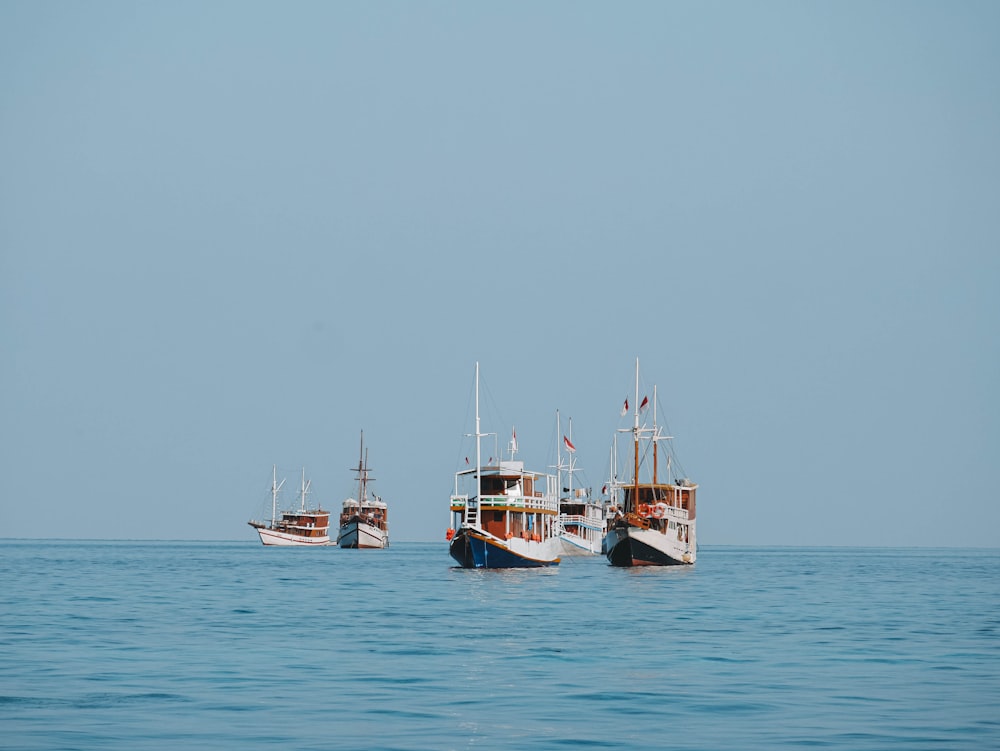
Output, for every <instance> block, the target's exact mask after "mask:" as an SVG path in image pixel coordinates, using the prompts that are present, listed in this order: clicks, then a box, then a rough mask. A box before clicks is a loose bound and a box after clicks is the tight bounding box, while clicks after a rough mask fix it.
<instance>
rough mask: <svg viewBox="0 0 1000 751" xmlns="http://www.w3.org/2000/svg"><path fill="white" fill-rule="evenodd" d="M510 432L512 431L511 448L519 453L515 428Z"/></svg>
mask: <svg viewBox="0 0 1000 751" xmlns="http://www.w3.org/2000/svg"><path fill="white" fill-rule="evenodd" d="M510 430H511V439H510V447H511V449H512V450H513V451H517V431H516V430H514V428H511V429H510Z"/></svg>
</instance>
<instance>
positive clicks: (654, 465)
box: [653, 384, 660, 493]
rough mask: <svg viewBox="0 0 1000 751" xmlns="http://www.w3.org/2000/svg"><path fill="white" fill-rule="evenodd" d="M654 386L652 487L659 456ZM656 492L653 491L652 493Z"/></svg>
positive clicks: (654, 388) (654, 387)
mask: <svg viewBox="0 0 1000 751" xmlns="http://www.w3.org/2000/svg"><path fill="white" fill-rule="evenodd" d="M656 438H657V435H656V385H655V384H654V385H653V485H656V466H657V457H658V456H659V454H660V451H659V448H658V447H657V445H656ZM653 492H654V493H655V492H656V491H655V490H654V491H653Z"/></svg>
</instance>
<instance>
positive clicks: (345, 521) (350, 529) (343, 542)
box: [337, 431, 389, 549]
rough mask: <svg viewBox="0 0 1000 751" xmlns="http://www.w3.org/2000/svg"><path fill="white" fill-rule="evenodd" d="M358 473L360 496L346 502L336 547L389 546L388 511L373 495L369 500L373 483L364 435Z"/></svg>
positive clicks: (383, 502) (382, 502)
mask: <svg viewBox="0 0 1000 751" xmlns="http://www.w3.org/2000/svg"><path fill="white" fill-rule="evenodd" d="M355 471H356V472H357V473H358V474H357V477H356V478H355V479H356V480H357V481H358V497H357V498H348V499H347V500H346V501H344V507H343V510H342V511H341V513H340V530H339V532H338V534H337V544H338V545H339V546H340V547H342V548H354V549H358V548H387V547H389V508H388V506H387V505H386V503H385V501H383V500H382V499H381V498H379V497H378V496H377V495H375V494H374V493H372V494H371V496H370V497H369V495H368V484H369V483H371V482H374V478H373V477H371V475H370V474H369V472H370V471H371V470H370V469H369V468H368V452H367V451H366V450H365V434H364V431H362V433H361V455H360V457H359V459H358V466H357V468H356V470H355Z"/></svg>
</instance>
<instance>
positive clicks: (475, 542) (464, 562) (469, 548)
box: [448, 529, 559, 568]
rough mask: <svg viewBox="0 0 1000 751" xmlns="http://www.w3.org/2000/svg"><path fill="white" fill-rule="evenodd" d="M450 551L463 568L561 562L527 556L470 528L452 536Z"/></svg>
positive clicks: (537, 565) (530, 566)
mask: <svg viewBox="0 0 1000 751" xmlns="http://www.w3.org/2000/svg"><path fill="white" fill-rule="evenodd" d="M448 552H449V553H451V557H452V558H454V559H455V560H456V561H458V565H459V566H461V567H462V568H542V567H545V566H556V565H558V564H559V559H558V558H555V559H553V560H550V561H548V560H541V559H538V558H528V557H525V556H523V555H520V554H518V553H515V552H513V551H512V550H510V549H508V548H506V547H504V546H503V545H502V544H501V543H498V542H496V541H494V540H491V539H489V538H486V537H481V536H480V535H478V534H476V533H474V532H471V531H470V530H468V529H462V530H459V532H458V534H456V535H455V536H454V537H453V538H452V540H451V545H450V546H449V548H448Z"/></svg>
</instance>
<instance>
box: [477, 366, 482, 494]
mask: <svg viewBox="0 0 1000 751" xmlns="http://www.w3.org/2000/svg"><path fill="white" fill-rule="evenodd" d="M481 439H482V433H480V432H479V360H476V503H477V504H478V503H479V497H480V496H481V495H482V494H483V479H482V474H483V469H482V468H483V449H482V440H481Z"/></svg>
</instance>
